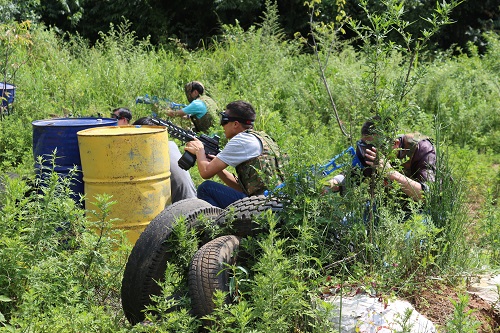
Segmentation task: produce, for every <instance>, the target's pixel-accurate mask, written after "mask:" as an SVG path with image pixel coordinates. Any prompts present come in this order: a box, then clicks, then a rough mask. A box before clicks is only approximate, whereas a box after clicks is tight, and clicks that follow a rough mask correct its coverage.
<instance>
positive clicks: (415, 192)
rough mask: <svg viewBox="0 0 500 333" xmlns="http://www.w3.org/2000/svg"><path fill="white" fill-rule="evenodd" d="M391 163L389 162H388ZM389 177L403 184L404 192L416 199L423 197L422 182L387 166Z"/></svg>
mask: <svg viewBox="0 0 500 333" xmlns="http://www.w3.org/2000/svg"><path fill="white" fill-rule="evenodd" d="M387 164H389V163H387ZM386 171H387V178H388V179H390V180H394V181H397V182H398V183H399V184H400V185H401V189H402V190H403V192H404V193H405V194H406V195H407V196H409V197H410V198H412V199H413V200H415V201H420V200H422V199H423V193H424V191H423V189H422V184H420V183H419V182H417V181H414V180H413V179H411V178H408V177H406V176H405V175H403V174H402V173H401V172H399V171H396V170H394V169H393V168H392V167H390V168H387V169H386Z"/></svg>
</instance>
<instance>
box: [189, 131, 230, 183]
mask: <svg viewBox="0 0 500 333" xmlns="http://www.w3.org/2000/svg"><path fill="white" fill-rule="evenodd" d="M184 150H186V151H188V152H190V153H191V154H193V155H196V165H197V166H198V172H199V173H200V176H201V177H202V178H203V179H210V178H212V177H213V176H215V175H216V174H218V173H220V172H222V171H223V170H224V169H225V168H226V167H227V164H226V163H224V162H222V161H221V160H220V159H218V158H217V157H215V158H214V159H212V160H209V159H208V158H207V155H206V154H205V147H204V146H203V143H202V142H201V141H200V140H198V139H196V138H195V139H194V140H193V141H189V142H188V143H187V144H186V147H185V148H184Z"/></svg>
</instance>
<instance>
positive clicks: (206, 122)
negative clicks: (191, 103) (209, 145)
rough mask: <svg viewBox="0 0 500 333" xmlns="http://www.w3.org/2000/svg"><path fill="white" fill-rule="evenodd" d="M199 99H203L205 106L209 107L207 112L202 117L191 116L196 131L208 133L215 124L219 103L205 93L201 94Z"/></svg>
mask: <svg viewBox="0 0 500 333" xmlns="http://www.w3.org/2000/svg"><path fill="white" fill-rule="evenodd" d="M199 99H200V100H201V101H203V103H205V106H206V107H207V113H205V115H204V116H203V117H201V118H200V119H198V118H196V117H190V118H191V121H192V122H193V125H194V128H195V131H196V132H205V133H207V132H208V131H209V130H210V128H211V127H212V126H213V125H214V122H215V119H217V104H216V103H215V101H214V100H213V99H211V98H210V97H208V96H205V95H201V96H200V97H199Z"/></svg>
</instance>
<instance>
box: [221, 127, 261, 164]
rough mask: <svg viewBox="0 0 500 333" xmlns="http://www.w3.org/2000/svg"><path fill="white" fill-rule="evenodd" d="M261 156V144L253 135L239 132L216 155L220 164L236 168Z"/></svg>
mask: <svg viewBox="0 0 500 333" xmlns="http://www.w3.org/2000/svg"><path fill="white" fill-rule="evenodd" d="M260 154H262V143H261V142H260V140H259V139H257V137H256V136H255V135H253V134H250V133H246V132H241V133H238V134H236V135H235V136H234V137H233V138H231V139H230V140H229V141H228V143H227V144H226V146H225V147H224V149H222V151H221V152H220V153H219V154H217V158H219V159H220V160H221V161H222V162H224V163H226V164H227V165H230V166H232V167H236V166H238V165H239V164H241V163H243V162H246V161H248V160H250V159H252V158H254V157H257V156H259V155H260Z"/></svg>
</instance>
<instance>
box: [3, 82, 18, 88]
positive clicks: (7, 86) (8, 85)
mask: <svg viewBox="0 0 500 333" xmlns="http://www.w3.org/2000/svg"><path fill="white" fill-rule="evenodd" d="M14 88H16V86H14V85H12V84H10V83H6V82H0V89H14Z"/></svg>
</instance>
